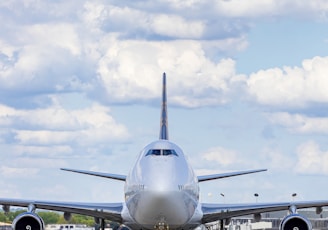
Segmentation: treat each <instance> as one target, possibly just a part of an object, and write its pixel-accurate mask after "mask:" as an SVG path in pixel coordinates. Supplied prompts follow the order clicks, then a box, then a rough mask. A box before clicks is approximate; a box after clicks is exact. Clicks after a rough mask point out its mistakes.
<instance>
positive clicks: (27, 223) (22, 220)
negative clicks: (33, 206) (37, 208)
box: [12, 212, 45, 230]
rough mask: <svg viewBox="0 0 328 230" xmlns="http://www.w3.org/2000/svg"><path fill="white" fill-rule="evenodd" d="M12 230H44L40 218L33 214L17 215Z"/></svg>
mask: <svg viewBox="0 0 328 230" xmlns="http://www.w3.org/2000/svg"><path fill="white" fill-rule="evenodd" d="M12 228H13V230H44V229H45V227H44V222H43V220H42V218H41V217H39V216H38V215H37V214H35V213H33V212H24V213H22V214H20V215H18V216H17V217H16V218H15V219H14V221H13V224H12Z"/></svg>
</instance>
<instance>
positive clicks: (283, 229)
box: [279, 213, 312, 230]
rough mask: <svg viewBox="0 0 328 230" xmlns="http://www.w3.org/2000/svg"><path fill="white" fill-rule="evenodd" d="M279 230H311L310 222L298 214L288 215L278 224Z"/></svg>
mask: <svg viewBox="0 0 328 230" xmlns="http://www.w3.org/2000/svg"><path fill="white" fill-rule="evenodd" d="M279 229H280V230H312V224H311V222H310V221H309V220H308V219H306V218H305V217H303V216H300V215H299V214H296V213H295V214H290V215H288V216H286V217H285V218H284V219H283V220H282V221H281V223H280V228H279Z"/></svg>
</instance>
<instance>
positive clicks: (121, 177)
mask: <svg viewBox="0 0 328 230" xmlns="http://www.w3.org/2000/svg"><path fill="white" fill-rule="evenodd" d="M61 170H64V171H69V172H75V173H81V174H87V175H90V176H99V177H104V178H108V179H113V180H120V181H125V179H126V176H125V175H119V174H111V173H102V172H93V171H86V170H77V169H67V168H61Z"/></svg>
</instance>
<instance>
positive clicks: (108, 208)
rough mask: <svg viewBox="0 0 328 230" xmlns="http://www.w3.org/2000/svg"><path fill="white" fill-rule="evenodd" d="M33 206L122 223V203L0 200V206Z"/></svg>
mask: <svg viewBox="0 0 328 230" xmlns="http://www.w3.org/2000/svg"><path fill="white" fill-rule="evenodd" d="M31 204H33V205H34V206H35V208H37V209H45V210H52V211H61V212H68V213H75V214H82V215H87V216H93V217H98V218H100V219H107V220H112V221H115V222H120V223H121V222H122V217H121V211H122V209H123V203H78V202H56V201H55V202H52V201H36V200H23V199H6V198H0V205H3V206H7V207H8V206H18V207H28V206H29V205H31Z"/></svg>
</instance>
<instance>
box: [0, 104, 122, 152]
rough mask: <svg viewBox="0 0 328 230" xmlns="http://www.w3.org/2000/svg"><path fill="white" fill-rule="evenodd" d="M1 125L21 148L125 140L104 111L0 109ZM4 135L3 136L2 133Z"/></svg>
mask: <svg viewBox="0 0 328 230" xmlns="http://www.w3.org/2000/svg"><path fill="white" fill-rule="evenodd" d="M0 124H1V125H2V126H3V127H5V128H7V129H8V132H11V133H13V134H14V140H16V141H17V142H18V143H19V144H24V145H62V144H68V143H75V144H77V145H82V146H83V145H87V144H90V145H95V144H97V143H107V142H108V141H114V140H124V139H126V138H128V132H127V130H126V127H125V126H123V125H121V124H118V123H117V122H116V121H115V120H114V119H113V118H112V117H111V116H110V115H109V109H108V108H107V107H104V106H101V105H98V104H93V105H92V106H91V107H87V108H84V109H77V110H68V109H64V108H63V107H60V106H59V105H55V106H53V107H50V106H49V107H48V108H44V109H34V110H19V109H14V108H10V107H8V106H1V107H0ZM3 135H5V133H3Z"/></svg>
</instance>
